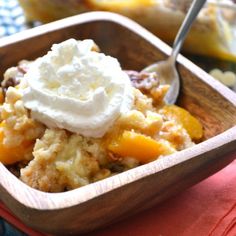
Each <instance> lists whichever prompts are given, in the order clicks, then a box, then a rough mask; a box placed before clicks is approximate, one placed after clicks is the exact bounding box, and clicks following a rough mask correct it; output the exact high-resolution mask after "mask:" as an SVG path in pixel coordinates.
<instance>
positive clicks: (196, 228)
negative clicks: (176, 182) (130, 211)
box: [0, 160, 236, 236]
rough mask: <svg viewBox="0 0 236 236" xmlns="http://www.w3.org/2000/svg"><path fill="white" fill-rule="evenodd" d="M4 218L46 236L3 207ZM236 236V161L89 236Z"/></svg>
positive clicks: (33, 235) (0, 207) (32, 233)
mask: <svg viewBox="0 0 236 236" xmlns="http://www.w3.org/2000/svg"><path fill="white" fill-rule="evenodd" d="M0 216H2V217H3V218H5V219H6V220H7V221H8V222H9V223H11V224H13V225H14V226H16V227H17V228H18V229H20V230H21V231H23V232H25V233H27V234H28V235H30V236H45V234H42V233H39V232H36V231H33V230H32V229H30V228H28V227H26V226H25V225H24V224H22V223H21V222H20V221H19V220H18V219H17V218H16V217H14V216H13V215H12V214H10V212H9V211H8V210H7V209H6V208H5V207H4V206H3V204H1V203H0ZM111 235H112V236H120V235H125V236H133V235H135V236H139V235H140V236H141V235H142V236H152V235H153V236H236V160H235V161H234V162H232V163H231V164H230V165H228V166H227V167H226V168H224V169H223V170H221V171H219V172H218V173H216V174H214V175H213V176H211V177H209V178H208V179H206V180H204V181H202V182H201V183H199V184H197V185H195V186H193V187H192V188H190V189H188V190H186V191H184V192H182V193H180V194H178V195H177V196H175V197H172V198H171V199H169V200H168V201H165V202H163V203H161V204H159V205H157V206H156V207H154V208H152V209H149V210H147V211H144V212H141V213H139V214H137V215H135V216H133V217H130V218H128V219H126V220H124V221H122V222H119V223H116V224H114V225H112V226H110V227H108V228H106V229H103V230H99V231H96V232H94V233H90V234H88V235H87V236H111Z"/></svg>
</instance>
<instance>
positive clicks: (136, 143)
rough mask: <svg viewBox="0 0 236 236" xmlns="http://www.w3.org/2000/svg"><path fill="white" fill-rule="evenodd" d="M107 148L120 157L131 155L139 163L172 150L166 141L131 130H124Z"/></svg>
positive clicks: (146, 161) (151, 159)
mask: <svg viewBox="0 0 236 236" xmlns="http://www.w3.org/2000/svg"><path fill="white" fill-rule="evenodd" d="M108 150H109V151H111V152H112V153H114V154H116V155H119V156H121V157H133V158H135V159H137V160H138V161H140V163H148V162H150V161H153V160H155V159H157V158H158V157H159V156H160V155H167V154H170V153H172V152H173V151H172V150H173V149H171V148H169V146H168V145H167V143H166V142H163V141H156V140H154V139H152V138H150V137H148V136H145V135H143V134H139V133H135V132H133V131H124V132H123V134H122V135H121V136H120V137H118V138H117V139H115V140H113V141H112V142H111V143H110V144H109V145H108ZM170 150H171V151H170Z"/></svg>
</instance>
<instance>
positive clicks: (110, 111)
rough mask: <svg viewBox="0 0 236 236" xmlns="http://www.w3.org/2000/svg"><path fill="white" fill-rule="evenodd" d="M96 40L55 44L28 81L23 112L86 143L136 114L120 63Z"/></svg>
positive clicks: (132, 97)
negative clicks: (99, 48) (83, 138)
mask: <svg viewBox="0 0 236 236" xmlns="http://www.w3.org/2000/svg"><path fill="white" fill-rule="evenodd" d="M94 46H95V44H94V42H93V40H89V39H87V40H83V41H77V40H75V39H69V40H66V41H64V42H62V43H60V44H54V45H53V46H52V48H51V51H49V52H48V53H47V54H46V55H45V56H43V57H41V58H38V59H37V60H36V61H35V62H33V63H32V65H31V66H30V68H29V70H28V72H27V73H26V74H25V76H24V84H25V88H24V90H23V103H24V106H25V107H26V108H28V109H30V110H31V115H32V117H33V118H34V119H36V120H38V121H40V122H42V123H44V124H45V125H46V126H48V127H52V128H55V127H57V128H62V129H66V130H69V131H71V132H74V133H79V134H82V135H84V136H87V137H94V138H98V137H102V136H103V135H104V134H105V133H106V132H107V130H108V129H109V128H110V127H111V126H112V125H113V123H114V122H115V120H116V119H117V118H118V117H119V116H120V115H121V114H122V113H125V112H127V111H128V110H130V109H131V107H132V105H133V101H134V95H133V88H132V85H131V82H130V80H129V78H128V75H127V74H126V73H125V72H124V71H122V69H121V67H120V64H119V62H118V61H117V59H115V58H113V57H111V56H106V55H104V54H103V53H99V52H97V51H94V50H93V49H94Z"/></svg>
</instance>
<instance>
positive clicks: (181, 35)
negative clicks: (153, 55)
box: [170, 0, 207, 63]
mask: <svg viewBox="0 0 236 236" xmlns="http://www.w3.org/2000/svg"><path fill="white" fill-rule="evenodd" d="M206 1H207V0H194V1H193V3H192V4H191V7H190V9H189V10H188V13H187V15H186V17H185V19H184V21H183V23H182V25H181V27H180V29H179V31H178V34H177V35H176V37H175V41H174V44H173V50H172V53H171V56H170V58H171V60H172V62H173V63H175V61H176V57H177V55H178V53H179V51H180V49H181V47H182V44H183V42H184V40H185V38H186V36H187V34H188V31H189V30H190V27H191V25H192V24H193V22H194V20H195V19H196V17H197V15H198V13H199V11H200V10H201V9H202V7H203V5H204V4H205V3H206Z"/></svg>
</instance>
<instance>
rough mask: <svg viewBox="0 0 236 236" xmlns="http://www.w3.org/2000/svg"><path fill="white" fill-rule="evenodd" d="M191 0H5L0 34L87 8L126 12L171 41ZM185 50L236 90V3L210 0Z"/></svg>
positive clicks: (0, 3) (1, 1)
mask: <svg viewBox="0 0 236 236" xmlns="http://www.w3.org/2000/svg"><path fill="white" fill-rule="evenodd" d="M191 2H192V0H67V1H62V0H40V1H38V0H0V37H4V36H8V35H11V34H14V33H17V32H20V31H23V30H26V29H28V28H32V27H36V26H38V25H40V24H44V23H48V22H51V21H55V20H58V19H62V18H65V17H68V16H72V15H76V14H79V13H83V12H88V11H111V12H116V13H119V14H122V15H125V16H127V17H129V18H131V19H133V20H135V21H137V22H138V23H140V24H141V25H142V26H144V27H145V28H147V29H148V30H150V31H151V32H152V33H154V34H155V35H156V36H158V37H159V38H161V39H162V40H163V41H165V42H166V43H168V44H169V45H172V43H173V40H174V38H175V35H176V33H177V31H178V29H179V27H180V25H181V23H182V21H183V19H184V17H185V14H186V12H187V11H188V8H189V6H190V4H191ZM182 53H183V54H184V55H185V56H186V57H187V58H189V59H190V60H192V61H193V62H195V63H196V64H198V65H199V66H200V67H202V68H203V69H204V70H205V71H207V72H209V73H211V74H212V75H213V76H214V77H215V78H216V79H218V80H220V81H221V82H222V83H223V84H225V85H226V86H228V87H230V88H231V89H234V90H235V91H236V75H235V71H236V4H235V1H233V0H208V2H207V4H206V5H205V7H204V9H203V10H202V11H201V13H200V14H199V16H198V19H197V21H196V23H195V24H194V25H193V27H192V29H191V31H190V33H189V35H188V37H187V39H186V41H185V43H184V47H183V50H182Z"/></svg>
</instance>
